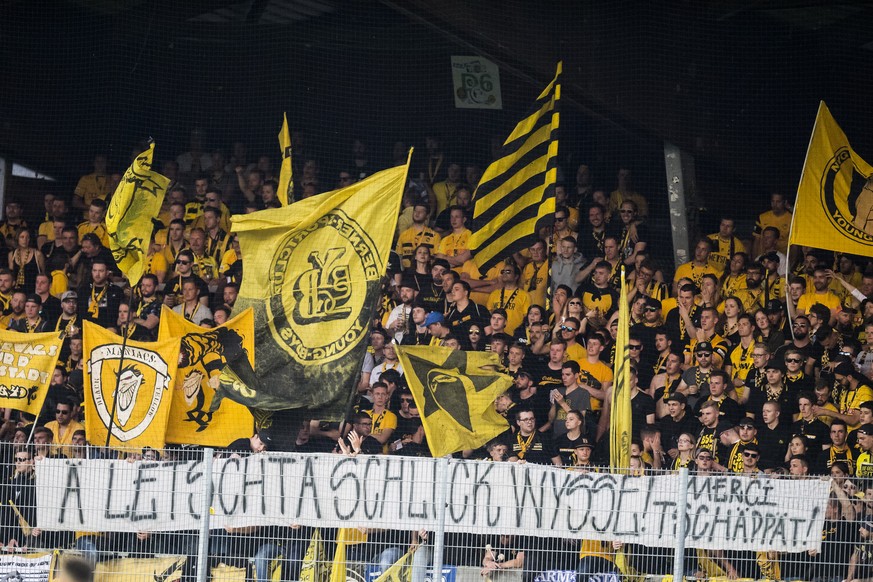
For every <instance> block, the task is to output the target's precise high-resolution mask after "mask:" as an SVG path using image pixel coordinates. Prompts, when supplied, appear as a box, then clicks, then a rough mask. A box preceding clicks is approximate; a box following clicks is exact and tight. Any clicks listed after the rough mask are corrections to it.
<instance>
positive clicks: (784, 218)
mask: <svg viewBox="0 0 873 582" xmlns="http://www.w3.org/2000/svg"><path fill="white" fill-rule="evenodd" d="M768 226H772V227H775V228H776V229H778V230H779V235H780V236H779V250H780V251H781V252H783V253H784V252H785V251H786V250H787V248H788V232H789V230H791V211H790V210H789V209H788V200H787V199H786V198H785V195H784V194H781V193H779V192H774V193H772V194H771V195H770V210H768V211H767V212H764V213H762V214H761V215H760V216H759V217H758V222H756V223H755V228H754V230H753V231H752V236H753V237H754V241H753V243H752V255H753V256H756V257H757V256H758V255H760V254H762V253H761V246H762V245H761V237H762V235H763V233H764V229H765V228H767V227H768Z"/></svg>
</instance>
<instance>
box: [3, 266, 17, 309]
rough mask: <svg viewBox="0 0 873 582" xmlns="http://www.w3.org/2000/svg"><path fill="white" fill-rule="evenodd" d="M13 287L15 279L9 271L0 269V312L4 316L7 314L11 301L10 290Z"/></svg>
mask: <svg viewBox="0 0 873 582" xmlns="http://www.w3.org/2000/svg"><path fill="white" fill-rule="evenodd" d="M14 287H15V279H14V278H13V277H12V273H11V272H10V271H9V269H6V268H3V267H0V311H2V313H3V314H4V315H6V314H8V313H9V304H10V302H11V301H12V289H13V288H14Z"/></svg>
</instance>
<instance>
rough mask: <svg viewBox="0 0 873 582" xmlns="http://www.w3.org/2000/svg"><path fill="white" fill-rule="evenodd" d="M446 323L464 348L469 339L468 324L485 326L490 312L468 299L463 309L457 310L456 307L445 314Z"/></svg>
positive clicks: (488, 323) (487, 323) (489, 321)
mask: <svg viewBox="0 0 873 582" xmlns="http://www.w3.org/2000/svg"><path fill="white" fill-rule="evenodd" d="M446 324H448V326H449V328H451V330H452V333H453V334H455V336H456V337H457V338H458V341H460V342H461V345H462V346H464V347H465V348H466V347H469V346H467V344H468V343H469V339H470V334H469V331H470V326H471V325H479V326H480V327H483V328H484V327H487V326H488V325H490V324H491V313H490V312H489V311H488V310H487V309H485V308H484V307H482V306H481V305H479V304H477V303H475V302H473V301H470V302H469V303H468V304H467V306H466V307H465V308H464V309H463V310H459V309H458V308H457V307H455V308H453V309H451V310H450V311H449V313H448V315H447V316H446Z"/></svg>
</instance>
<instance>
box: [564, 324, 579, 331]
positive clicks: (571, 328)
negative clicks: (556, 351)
mask: <svg viewBox="0 0 873 582" xmlns="http://www.w3.org/2000/svg"><path fill="white" fill-rule="evenodd" d="M561 331H576V328H575V327H567V326H566V325H562V326H561Z"/></svg>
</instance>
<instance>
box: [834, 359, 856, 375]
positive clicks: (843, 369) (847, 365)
mask: <svg viewBox="0 0 873 582" xmlns="http://www.w3.org/2000/svg"><path fill="white" fill-rule="evenodd" d="M854 373H855V366H853V365H852V363H851V362H840V363H839V364H837V367H836V368H834V375H837V374H838V375H840V376H852V375H853V374H854Z"/></svg>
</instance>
